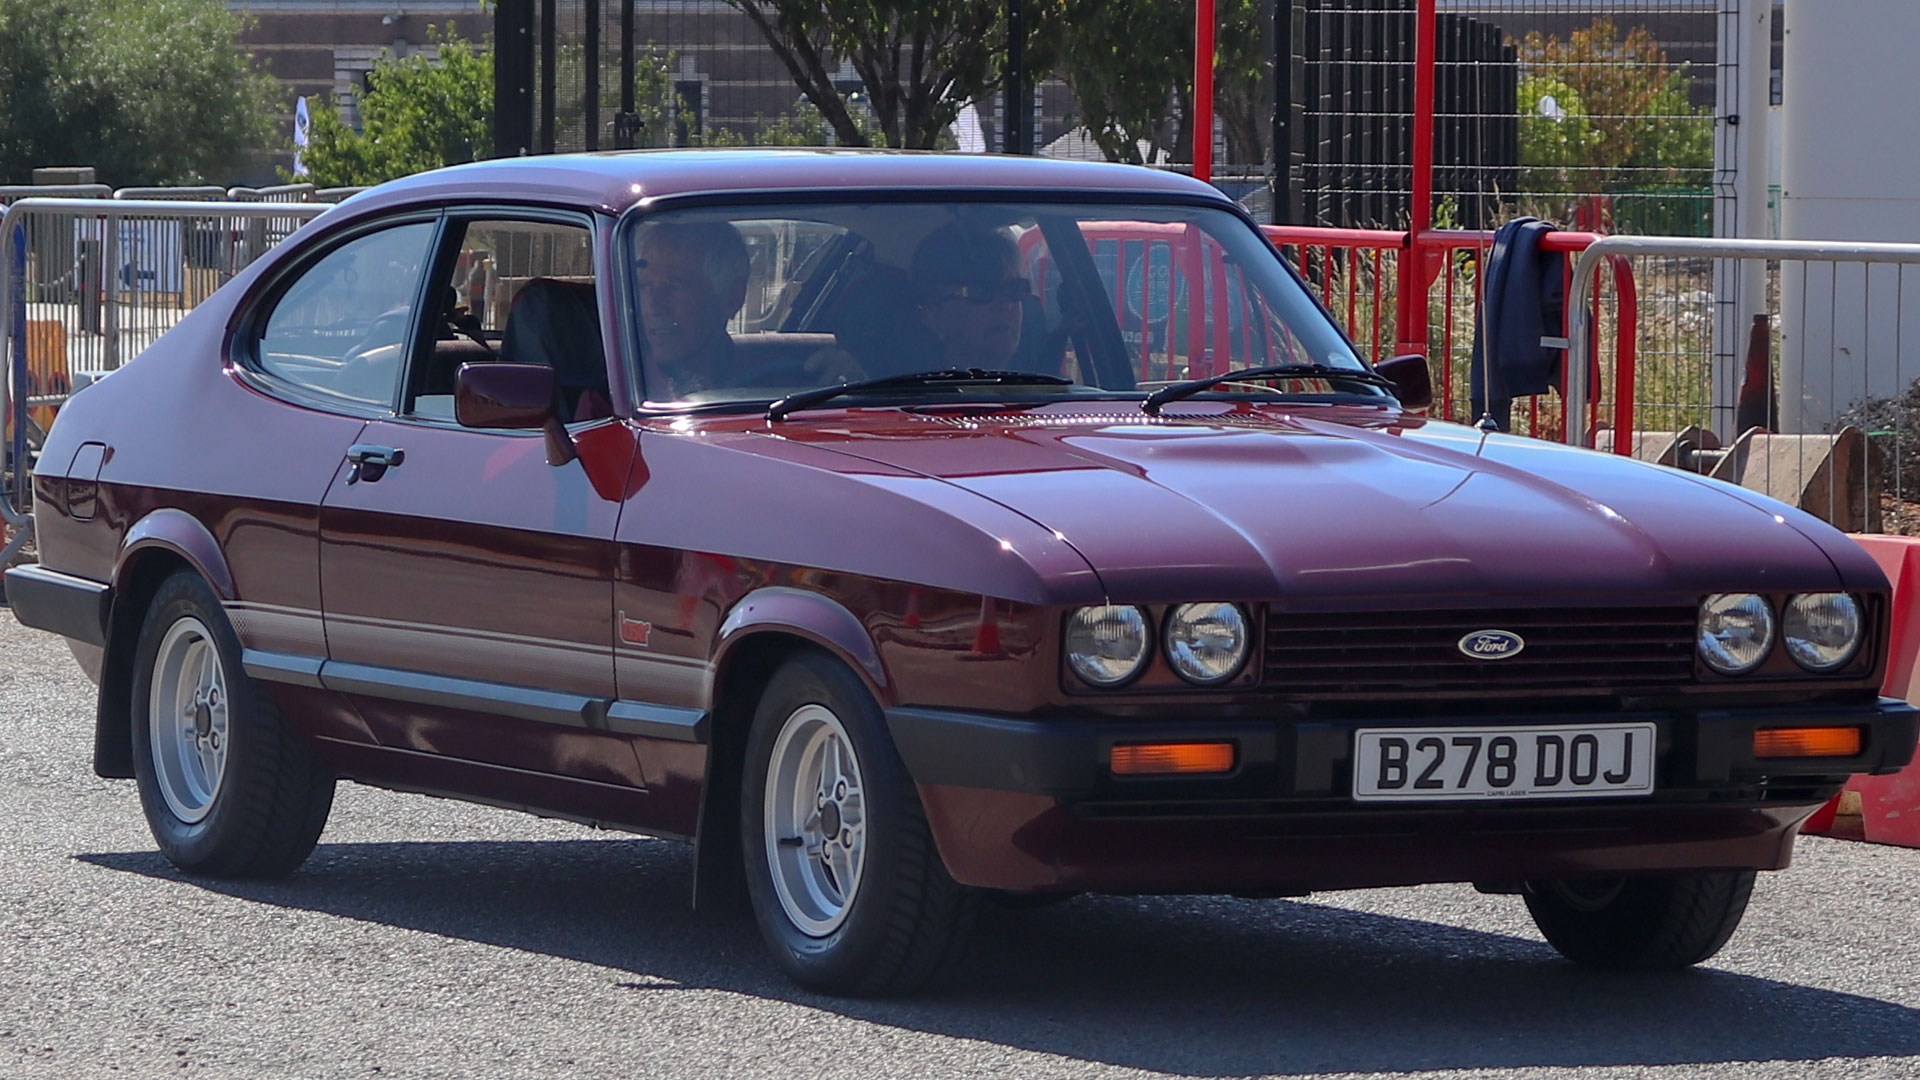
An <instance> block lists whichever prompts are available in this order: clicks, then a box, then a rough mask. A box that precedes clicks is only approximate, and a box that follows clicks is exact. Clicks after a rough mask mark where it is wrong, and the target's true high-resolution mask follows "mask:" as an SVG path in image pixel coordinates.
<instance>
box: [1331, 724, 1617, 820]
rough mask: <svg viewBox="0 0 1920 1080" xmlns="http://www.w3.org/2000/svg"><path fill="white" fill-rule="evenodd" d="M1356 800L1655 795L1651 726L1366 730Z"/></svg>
mask: <svg viewBox="0 0 1920 1080" xmlns="http://www.w3.org/2000/svg"><path fill="white" fill-rule="evenodd" d="M1356 735H1357V738H1356V740H1355V743H1354V754H1353V797H1354V799H1355V800H1356V801H1360V802H1392V801H1407V802H1414V801H1433V800H1465V799H1568V798H1582V797H1591V796H1621V795H1647V794H1651V793H1652V791H1653V749H1654V747H1653V743H1654V726H1653V725H1652V724H1569V725H1565V726H1549V727H1534V726H1528V727H1509V728H1474V727H1425V728H1363V729H1361V730H1360V731H1359V732H1357V733H1356Z"/></svg>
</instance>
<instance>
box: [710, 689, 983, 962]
mask: <svg viewBox="0 0 1920 1080" xmlns="http://www.w3.org/2000/svg"><path fill="white" fill-rule="evenodd" d="M746 770H747V771H746V776H745V777H744V783H743V784H742V785H741V789H742V790H741V801H742V806H741V835H742V848H743V851H744V852H745V856H746V871H747V889H748V893H749V895H750V896H751V898H752V901H753V912H754V918H755V920H756V921H757V922H758V923H759V925H760V931H761V934H762V936H763V937H764V938H765V939H766V942H767V945H768V947H769V948H770V949H771V950H772V951H773V955H774V959H775V961H776V962H777V963H778V964H779V965H780V967H781V968H782V969H783V970H785V971H786V973H787V974H788V975H789V976H790V977H792V978H793V979H794V981H796V982H798V983H800V984H801V985H803V986H807V987H810V988H812V989H816V990H824V991H828V992H833V993H846V994H861V995H871V994H889V993H902V992H906V991H909V990H913V989H916V988H918V987H921V986H924V985H926V984H927V983H928V982H929V981H931V980H933V979H934V978H936V977H938V976H939V975H941V974H942V973H944V972H945V971H946V970H947V969H949V968H950V967H951V966H952V965H953V964H954V963H955V962H956V961H957V960H958V958H959V957H960V956H961V955H962V954H963V953H964V951H965V946H966V940H967V937H968V934H969V932H970V930H971V927H972V923H973V917H974V913H975V910H976V909H977V907H978V897H977V896H976V895H975V894H974V892H973V890H970V889H966V888H964V887H962V886H960V885H958V884H956V883H955V882H954V880H953V879H952V878H951V877H949V876H948V875H947V871H946V867H945V866H944V865H942V864H941V862H940V856H939V853H938V852H936V851H935V850H934V845H933V837H932V834H931V833H930V832H929V830H928V828H927V822H926V817H925V815H924V813H923V812H922V810H921V807H920V800H919V795H918V793H917V792H916V791H915V790H914V787H913V781H912V780H911V779H910V778H909V777H908V775H907V771H906V766H905V765H904V764H902V763H901V761H900V756H899V753H898V752H897V751H896V750H895V749H894V747H893V741H892V739H891V738H890V737H889V735H888V734H887V730H886V722H885V718H884V717H882V716H881V714H880V709H879V706H878V705H876V704H875V703H874V700H873V697H872V695H870V694H868V693H867V690H866V687H865V686H864V685H862V684H861V682H860V680H859V679H858V678H857V677H855V676H854V674H853V673H852V672H851V671H849V670H847V668H846V667H845V666H843V665H842V664H840V663H839V662H837V661H835V660H834V659H832V658H831V657H828V656H826V655H824V654H820V653H804V654H801V655H798V656H795V657H794V658H793V659H791V660H788V661H787V662H786V663H785V664H783V665H781V667H780V668H779V669H778V670H777V671H775V673H774V675H773V678H772V679H770V680H769V681H768V683H767V688H766V691H765V692H764V693H763V694H762V695H761V699H760V704H759V707H758V708H757V709H756V710H755V713H754V719H753V729H752V731H751V732H750V734H749V735H748V740H747V765H746Z"/></svg>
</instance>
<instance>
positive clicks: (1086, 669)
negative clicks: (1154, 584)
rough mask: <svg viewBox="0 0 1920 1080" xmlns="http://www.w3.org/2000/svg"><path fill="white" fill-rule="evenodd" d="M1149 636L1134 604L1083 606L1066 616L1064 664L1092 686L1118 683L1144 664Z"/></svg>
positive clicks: (1148, 651)
mask: <svg viewBox="0 0 1920 1080" xmlns="http://www.w3.org/2000/svg"><path fill="white" fill-rule="evenodd" d="M1151 636H1152V635H1150V634H1149V633H1148V632H1147V616H1146V613H1145V612H1143V611H1141V610H1140V609H1139V608H1137V607H1126V606H1122V605H1119V604H1102V605H1100V606H1099V607H1083V608H1081V609H1079V610H1078V611H1075V612H1074V613H1073V614H1072V615H1069V616H1067V663H1069V664H1071V665H1073V673H1074V674H1075V675H1078V676H1080V677H1081V678H1082V679H1085V680H1086V681H1087V682H1088V683H1090V684H1092V685H1094V686H1119V685H1120V684H1121V683H1123V682H1126V681H1127V680H1128V679H1131V678H1133V677H1134V676H1135V675H1138V674H1140V669H1141V668H1143V667H1145V666H1147V657H1148V656H1150V655H1152V651H1153V650H1152V642H1151V641H1149V638H1150V637H1151Z"/></svg>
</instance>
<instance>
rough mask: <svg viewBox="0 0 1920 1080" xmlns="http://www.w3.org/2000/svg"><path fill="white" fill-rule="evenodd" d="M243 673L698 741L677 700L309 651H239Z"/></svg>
mask: <svg viewBox="0 0 1920 1080" xmlns="http://www.w3.org/2000/svg"><path fill="white" fill-rule="evenodd" d="M240 663H241V666H242V667H244V668H245V669H246V672H247V674H248V675H250V676H252V677H253V678H256V679H260V680H262V681H265V682H277V683H287V684H290V685H294V686H305V687H312V688H323V689H327V690H332V691H334V692H336V693H342V694H360V695H364V696H367V697H379V698H387V699H389V700H392V701H406V702H411V703H413V704H416V705H432V706H437V707H440V708H450V709H465V710H468V711H470V712H484V713H493V714H495V715H499V716H511V717H514V718H516V719H520V720H530V721H533V722H535V723H541V724H554V725H557V726H560V727H571V728H585V729H587V730H591V731H605V732H609V733H612V734H616V735H637V736H641V737H643V738H649V739H669V740H672V741H674V742H689V743H705V742H706V741H707V713H706V711H705V710H703V709H690V708H685V707H682V706H678V705H659V704H655V703H653V702H647V701H627V700H617V701H616V700H613V699H610V698H593V697H585V696H582V695H579V694H563V693H556V692H554V691H551V690H541V689H538V688H536V687H531V686H514V685H510V684H507V683H493V682H482V681H480V680H478V679H459V678H453V677H451V676H446V675H430V674H427V673H425V672H420V671H408V670H405V669H402V668H388V667H376V666H374V665H372V664H350V663H343V662H341V661H339V660H324V659H321V658H320V657H316V656H302V655H298V654H293V653H276V652H267V651H263V650H259V649H246V650H243V651H242V652H241V655H240Z"/></svg>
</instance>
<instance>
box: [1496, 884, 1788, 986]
mask: <svg viewBox="0 0 1920 1080" xmlns="http://www.w3.org/2000/svg"><path fill="white" fill-rule="evenodd" d="M1753 879H1754V872H1753V871H1751V870H1726V871H1716V872H1706V873H1697V874H1668V875H1663V876H1658V877H1633V878H1604V879H1600V878H1569V879H1564V880H1545V881H1529V882H1527V884H1526V889H1525V895H1526V899H1527V910H1528V911H1529V912H1531V913H1532V914H1533V921H1534V924H1535V925H1536V926H1538V927H1539V928H1540V933H1541V934H1542V935H1543V936H1545V937H1546V939H1547V942H1548V944H1550V945H1552V946H1553V947H1554V948H1555V949H1557V950H1559V952H1560V955H1562V956H1564V957H1566V958H1567V959H1569V960H1572V961H1573V962H1574V963H1576V964H1582V965H1584V966H1587V967H1595V968H1607V969H1611V970H1621V971H1672V970H1676V969H1679V968H1684V967H1688V966H1691V965H1693V964H1698V963H1700V962H1701V961H1703V960H1706V959H1707V958H1708V957H1711V956H1712V955H1713V954H1714V953H1717V952H1719V951H1720V947H1721V946H1723V945H1725V944H1726V943H1727V939H1728V938H1730V937H1732V936H1733V932H1734V930H1735V929H1737V928H1738V927H1739V925H1740V918H1741V916H1743V915H1745V914H1746V911H1747V899H1748V897H1750V896H1751V895H1752V893H1753Z"/></svg>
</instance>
